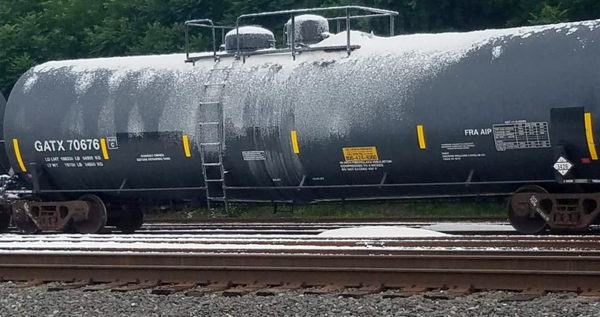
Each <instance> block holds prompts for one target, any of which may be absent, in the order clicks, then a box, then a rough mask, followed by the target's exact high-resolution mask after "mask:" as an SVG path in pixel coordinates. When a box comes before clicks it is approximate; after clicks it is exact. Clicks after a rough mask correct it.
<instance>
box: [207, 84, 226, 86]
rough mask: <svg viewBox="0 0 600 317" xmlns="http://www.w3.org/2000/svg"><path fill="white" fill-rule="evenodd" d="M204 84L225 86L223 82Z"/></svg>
mask: <svg viewBox="0 0 600 317" xmlns="http://www.w3.org/2000/svg"><path fill="white" fill-rule="evenodd" d="M204 86H225V83H208V84H204Z"/></svg>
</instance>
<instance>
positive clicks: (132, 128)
mask: <svg viewBox="0 0 600 317" xmlns="http://www.w3.org/2000/svg"><path fill="white" fill-rule="evenodd" d="M127 132H130V133H141V132H144V121H143V120H142V114H141V113H140V107H139V105H138V104H137V103H136V104H135V105H134V106H133V108H132V109H131V111H130V112H129V118H128V120H127Z"/></svg>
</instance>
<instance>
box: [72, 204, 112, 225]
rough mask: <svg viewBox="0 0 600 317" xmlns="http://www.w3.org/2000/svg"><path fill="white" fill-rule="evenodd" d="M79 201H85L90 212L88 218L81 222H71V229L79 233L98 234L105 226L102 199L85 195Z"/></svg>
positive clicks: (104, 209)
mask: <svg viewBox="0 0 600 317" xmlns="http://www.w3.org/2000/svg"><path fill="white" fill-rule="evenodd" d="M79 200H83V201H86V202H87V203H88V204H89V207H90V211H89V213H88V218H87V219H85V220H82V221H75V222H73V224H72V225H73V228H75V230H76V231H77V232H79V233H98V232H100V231H102V230H103V229H104V226H105V225H106V218H107V214H106V206H105V205H104V202H102V199H100V197H98V196H96V195H85V196H82V197H80V198H79Z"/></svg>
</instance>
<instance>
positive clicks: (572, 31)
mask: <svg viewBox="0 0 600 317" xmlns="http://www.w3.org/2000/svg"><path fill="white" fill-rule="evenodd" d="M577 30H579V28H578V27H572V28H570V29H569V30H568V31H567V35H571V34H573V33H575V32H577Z"/></svg>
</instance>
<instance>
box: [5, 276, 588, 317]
mask: <svg viewBox="0 0 600 317" xmlns="http://www.w3.org/2000/svg"><path fill="white" fill-rule="evenodd" d="M52 285H53V284H46V285H42V286H38V287H29V288H14V287H13V284H12V283H10V282H8V283H1V284H0V316H104V317H109V316H148V317H149V316H245V317H246V316H561V317H566V316H598V315H600V299H597V298H589V299H582V298H579V297H577V296H576V294H573V293H553V294H548V295H546V296H543V297H539V298H536V299H534V300H531V301H510V302H503V301H502V300H503V299H506V298H508V297H510V296H513V295H514V293H506V292H478V293H474V294H471V295H468V296H461V297H457V298H453V299H447V300H444V299H428V298H425V297H424V296H422V295H418V296H412V297H409V298H393V299H389V298H383V296H382V295H381V294H374V295H367V296H363V297H361V298H358V299H354V298H343V297H340V296H336V295H305V294H303V293H302V292H301V291H293V292H292V291H290V292H285V293H281V294H278V295H274V296H255V295H244V296H239V297H225V296H222V295H220V294H215V293H209V294H206V295H203V296H200V297H192V296H185V295H184V294H183V293H177V294H172V295H168V296H164V295H153V294H150V290H141V291H131V292H126V293H115V292H110V291H98V292H83V291H81V290H64V291H58V292H48V291H47V289H48V287H49V286H52Z"/></svg>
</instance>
